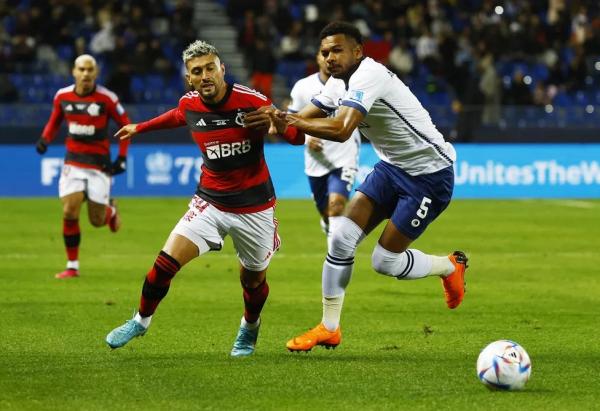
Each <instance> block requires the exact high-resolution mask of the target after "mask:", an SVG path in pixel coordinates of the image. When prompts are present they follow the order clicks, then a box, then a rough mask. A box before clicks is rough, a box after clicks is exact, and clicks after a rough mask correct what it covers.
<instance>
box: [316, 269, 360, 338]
mask: <svg viewBox="0 0 600 411" xmlns="http://www.w3.org/2000/svg"><path fill="white" fill-rule="evenodd" d="M353 267H354V264H351V265H333V264H331V263H329V262H328V261H325V262H324V263H323V278H322V281H323V283H322V288H323V300H322V302H323V318H322V320H321V322H322V323H323V324H324V325H325V328H327V329H328V330H329V331H335V330H337V328H338V327H339V325H340V318H341V316H342V305H343V304H344V296H345V294H346V287H347V286H348V283H349V282H350V278H351V277H352V268H353Z"/></svg>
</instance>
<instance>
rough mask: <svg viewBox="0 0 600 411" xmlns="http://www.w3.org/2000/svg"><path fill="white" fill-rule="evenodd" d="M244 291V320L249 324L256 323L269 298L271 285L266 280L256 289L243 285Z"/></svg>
mask: <svg viewBox="0 0 600 411" xmlns="http://www.w3.org/2000/svg"><path fill="white" fill-rule="evenodd" d="M242 289H243V290H244V318H245V319H246V321H247V322H249V323H255V322H256V321H258V318H259V317H260V312H261V311H262V308H263V306H264V305H265V301H267V297H268V296H269V284H267V280H266V279H265V281H263V282H262V283H261V284H260V285H259V286H258V287H256V288H248V287H246V286H244V284H243V283H242Z"/></svg>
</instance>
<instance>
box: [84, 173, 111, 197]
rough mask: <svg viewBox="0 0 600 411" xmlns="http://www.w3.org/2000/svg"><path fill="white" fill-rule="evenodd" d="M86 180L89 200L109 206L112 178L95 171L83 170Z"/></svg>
mask: <svg viewBox="0 0 600 411" xmlns="http://www.w3.org/2000/svg"><path fill="white" fill-rule="evenodd" d="M83 173H85V175H86V177H87V179H86V193H87V197H88V199H89V200H90V201H91V202H93V203H96V204H100V205H104V206H106V205H108V203H109V200H110V184H111V177H110V176H109V175H108V174H106V173H104V172H102V171H100V170H95V169H86V170H83Z"/></svg>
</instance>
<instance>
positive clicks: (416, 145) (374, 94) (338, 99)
mask: <svg viewBox="0 0 600 411" xmlns="http://www.w3.org/2000/svg"><path fill="white" fill-rule="evenodd" d="M312 103H313V104H315V105H316V106H317V107H319V108H321V109H322V110H323V111H325V112H326V113H328V114H329V113H332V112H333V111H335V110H337V109H338V108H339V107H340V106H349V107H352V108H354V109H356V110H358V111H360V112H361V113H363V115H365V119H364V121H362V122H361V123H360V125H359V129H360V132H361V133H362V134H363V135H364V136H365V137H367V138H368V139H369V140H370V141H371V144H372V145H373V149H374V150H375V152H376V153H377V155H378V156H379V158H381V159H382V160H383V161H385V162H387V163H390V164H392V165H394V166H397V167H399V168H401V169H402V170H404V171H405V172H407V173H408V174H410V175H413V176H416V175H421V174H430V173H435V172H436V171H439V170H441V169H443V168H446V167H448V166H450V165H452V164H453V163H454V161H455V159H456V152H455V150H454V148H453V147H452V145H451V144H450V143H448V142H446V141H444V137H443V136H442V134H441V133H440V132H439V131H438V130H437V129H436V127H435V126H434V125H433V123H432V122H431V117H429V113H427V111H426V110H425V109H424V108H423V106H422V105H421V103H420V102H419V100H417V98H416V97H415V96H414V94H413V93H412V92H411V91H410V90H409V89H408V87H406V85H405V84H404V83H403V82H402V81H401V80H400V79H399V78H398V77H397V76H396V75H395V74H394V73H392V72H390V71H389V70H388V69H386V68H385V66H383V65H382V64H380V63H377V62H376V61H374V60H373V59H371V58H369V57H366V58H364V59H363V60H362V61H361V62H360V64H359V65H358V67H357V69H356V70H355V71H354V73H352V74H351V75H350V78H349V79H348V80H347V83H346V88H345V89H340V88H339V87H337V86H336V79H334V78H333V77H332V78H330V79H329V80H328V81H327V83H326V84H325V87H324V88H323V91H322V92H321V94H320V95H318V96H316V97H315V98H313V99H312Z"/></svg>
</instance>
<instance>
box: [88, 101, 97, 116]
mask: <svg viewBox="0 0 600 411" xmlns="http://www.w3.org/2000/svg"><path fill="white" fill-rule="evenodd" d="M87 112H88V114H89V115H90V116H99V115H100V106H99V105H98V104H96V103H92V104H90V105H89V106H88V108H87Z"/></svg>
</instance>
